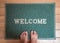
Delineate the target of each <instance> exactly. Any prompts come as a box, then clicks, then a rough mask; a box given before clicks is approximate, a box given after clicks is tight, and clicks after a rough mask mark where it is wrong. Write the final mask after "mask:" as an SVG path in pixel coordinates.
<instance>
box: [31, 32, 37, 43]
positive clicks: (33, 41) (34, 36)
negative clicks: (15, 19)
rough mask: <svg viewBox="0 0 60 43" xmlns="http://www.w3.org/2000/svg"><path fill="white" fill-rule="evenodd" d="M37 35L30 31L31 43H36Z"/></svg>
mask: <svg viewBox="0 0 60 43" xmlns="http://www.w3.org/2000/svg"><path fill="white" fill-rule="evenodd" d="M37 39H38V35H37V32H36V31H31V43H37Z"/></svg>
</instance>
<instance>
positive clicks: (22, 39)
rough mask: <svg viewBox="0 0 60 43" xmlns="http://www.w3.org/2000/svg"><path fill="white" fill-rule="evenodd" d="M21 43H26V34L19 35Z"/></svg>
mask: <svg viewBox="0 0 60 43" xmlns="http://www.w3.org/2000/svg"><path fill="white" fill-rule="evenodd" d="M20 39H21V43H28V32H27V31H26V32H23V33H22V34H21V35H20Z"/></svg>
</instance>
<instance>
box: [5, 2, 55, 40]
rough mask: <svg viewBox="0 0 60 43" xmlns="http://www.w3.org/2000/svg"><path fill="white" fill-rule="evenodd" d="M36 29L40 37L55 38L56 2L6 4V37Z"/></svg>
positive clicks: (10, 37)
mask: <svg viewBox="0 0 60 43" xmlns="http://www.w3.org/2000/svg"><path fill="white" fill-rule="evenodd" d="M31 30H34V31H36V32H37V33H38V38H39V39H55V3H37V4H36V3H32V4H27V3H26V4H6V31H5V32H6V39H19V35H20V34H21V33H22V32H23V31H28V34H29V38H30V32H31Z"/></svg>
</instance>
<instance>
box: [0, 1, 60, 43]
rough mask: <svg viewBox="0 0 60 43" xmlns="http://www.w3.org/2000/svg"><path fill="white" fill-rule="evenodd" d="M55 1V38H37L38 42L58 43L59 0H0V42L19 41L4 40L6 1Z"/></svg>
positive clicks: (18, 42) (59, 40)
mask: <svg viewBox="0 0 60 43" xmlns="http://www.w3.org/2000/svg"><path fill="white" fill-rule="evenodd" d="M42 2H43V3H52V2H54V3H56V9H55V14H56V40H38V43H60V0H0V43H20V41H19V40H6V39H4V37H5V15H6V14H5V4H6V3H42Z"/></svg>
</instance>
